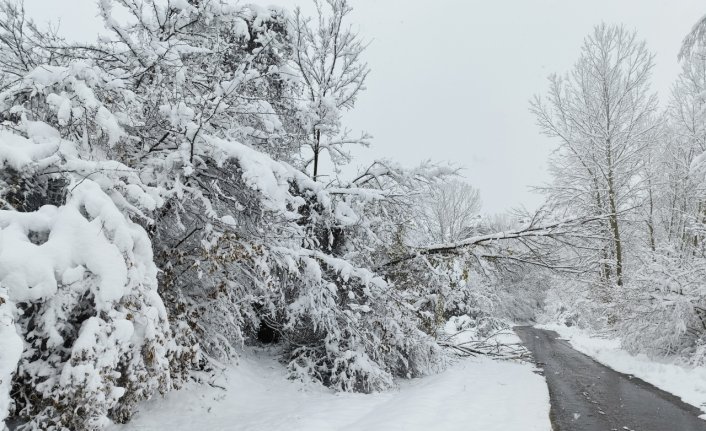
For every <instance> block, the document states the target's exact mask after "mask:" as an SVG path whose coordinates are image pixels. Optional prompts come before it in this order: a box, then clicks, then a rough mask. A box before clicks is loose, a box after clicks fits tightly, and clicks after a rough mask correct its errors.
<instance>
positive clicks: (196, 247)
mask: <svg viewBox="0 0 706 431" xmlns="http://www.w3.org/2000/svg"><path fill="white" fill-rule="evenodd" d="M352 3H353V2H351V1H349V0H321V1H317V2H316V3H315V5H316V11H317V13H316V14H314V15H313V16H306V15H305V14H304V13H303V12H302V11H301V10H300V9H297V8H289V7H282V8H280V7H275V6H271V7H260V6H255V5H247V4H242V3H238V2H231V1H226V0H100V1H98V2H97V4H98V10H99V13H100V19H101V21H102V23H103V24H104V27H105V32H104V33H102V34H100V35H96V36H95V38H93V39H94V42H90V43H82V42H74V41H69V40H66V39H64V38H62V37H61V36H60V35H59V34H57V33H56V32H54V31H52V29H51V28H45V27H43V26H40V25H37V24H36V23H35V22H34V21H33V19H32V17H31V16H29V15H28V14H27V13H26V11H25V9H24V7H23V5H22V3H21V2H18V1H13V0H2V1H1V2H0V422H3V423H5V425H0V428H3V426H4V427H7V429H17V430H20V431H29V430H50V429H51V430H102V429H106V428H108V427H110V426H113V424H123V423H127V422H129V421H130V420H131V418H132V417H133V415H134V414H135V413H136V412H138V411H139V410H140V406H141V405H142V403H144V402H146V401H148V400H150V399H156V398H159V397H162V396H164V395H166V394H168V393H171V392H174V391H179V390H180V389H182V388H185V387H189V386H188V385H191V384H196V385H206V386H207V385H208V384H209V383H208V382H209V381H210V380H209V376H210V375H212V374H213V373H214V372H216V371H217V370H220V369H222V367H224V364H229V363H232V362H234V361H237V359H238V357H239V356H240V355H242V354H243V352H244V351H247V350H248V349H249V348H251V347H253V346H256V347H257V346H260V347H263V346H265V347H268V348H273V349H276V350H274V351H276V355H277V360H278V361H279V363H281V364H283V367H284V368H285V369H286V375H287V377H288V378H289V379H292V380H297V381H314V382H318V383H320V384H322V385H323V386H325V387H326V388H330V389H331V390H333V391H337V392H344V393H345V392H361V393H366V394H371V393H378V392H381V391H387V390H390V389H392V388H395V387H396V386H397V384H398V383H397V382H398V381H401V380H402V381H404V380H408V379H415V378H418V377H422V376H431V375H434V374H437V373H439V372H442V371H443V370H445V369H446V368H448V367H449V366H451V365H452V364H453V363H454V361H455V360H456V359H455V358H457V356H459V355H481V356H483V355H488V356H492V357H495V358H497V357H500V358H501V359H502V358H506V359H510V360H517V359H518V357H519V356H523V355H522V354H518V353H517V350H516V349H515V348H506V349H500V348H498V346H497V345H496V346H494V347H493V348H491V347H490V346H489V345H487V344H484V343H481V342H478V343H475V344H474V343H471V344H468V342H467V343H462V344H458V343H455V342H454V341H453V339H452V337H451V336H449V333H448V332H445V331H444V330H443V328H444V327H448V326H449V322H455V323H454V324H457V325H458V327H457V329H458V330H459V331H462V330H463V331H470V332H471V333H472V334H473V337H474V339H476V340H483V339H487V337H490V336H492V334H494V333H496V332H497V331H502V330H508V329H509V328H511V327H512V326H513V325H514V324H534V323H537V322H540V323H541V322H543V323H548V322H555V323H560V324H563V325H566V326H569V327H577V328H584V329H586V330H591V331H594V332H595V333H601V334H612V335H615V336H618V337H620V340H621V347H622V348H623V349H625V350H626V351H627V352H629V353H630V354H644V355H647V356H648V357H651V358H662V359H665V358H666V359H668V360H670V361H675V362H676V363H679V364H683V365H685V366H691V367H697V368H698V367H706V113H705V112H704V108H705V107H706V17H705V18H703V19H701V20H700V21H699V20H697V19H694V22H695V25H694V28H693V31H692V32H691V33H689V34H687V35H685V39H684V43H683V46H682V49H681V52H680V54H679V61H680V64H681V73H680V75H679V77H678V79H677V80H676V81H675V82H674V83H673V86H672V91H671V94H670V95H669V97H668V98H658V96H657V94H656V93H655V92H654V91H653V90H652V89H651V78H652V71H653V68H654V64H655V57H654V55H653V54H652V52H651V51H650V47H649V46H648V45H647V44H646V43H645V42H643V41H642V39H641V38H640V35H639V34H637V33H636V32H634V31H631V30H629V29H628V28H627V27H625V26H621V25H610V24H598V25H597V26H596V27H595V28H594V30H593V32H592V33H590V34H588V35H586V38H585V40H584V44H583V46H581V47H580V49H579V50H578V51H577V52H576V62H575V63H574V66H573V67H572V68H571V69H570V70H566V71H557V72H558V73H556V74H553V75H551V76H550V77H549V80H548V82H547V86H546V87H545V88H537V89H536V91H537V94H538V95H537V96H536V97H535V98H533V99H532V100H530V101H528V109H530V110H531V112H532V114H533V115H534V117H535V118H536V122H537V125H538V129H537V132H538V133H542V134H544V135H546V136H548V137H549V138H551V139H552V142H553V144H554V145H555V149H554V151H553V152H552V155H551V158H550V160H549V161H548V166H549V169H550V175H551V181H550V182H548V183H546V184H539V185H538V184H535V185H533V186H535V188H536V191H537V192H538V193H541V195H542V197H543V202H544V203H543V204H542V205H541V207H539V208H538V209H532V210H520V209H518V210H516V211H512V212H508V213H505V214H496V215H482V200H481V198H482V196H481V192H480V191H479V190H478V189H477V188H476V187H474V186H473V185H472V184H469V183H468V182H467V181H466V180H465V179H464V177H463V169H461V167H460V166H457V165H455V164H453V163H446V162H444V161H436V162H434V161H431V162H430V161H420V163H419V164H418V165H417V166H414V167H407V166H402V165H401V164H399V163H397V162H396V161H395V160H385V159H381V160H376V161H374V162H373V163H372V164H370V165H369V166H367V167H366V168H364V169H361V170H360V171H359V172H357V173H356V174H354V175H347V174H345V173H344V172H343V170H342V168H343V167H344V166H347V165H350V163H351V162H352V158H353V157H352V155H351V148H354V147H356V146H375V145H384V143H379V142H377V141H375V140H374V138H373V137H372V136H370V135H369V134H368V133H366V132H365V131H358V130H351V129H349V128H348V126H347V125H346V122H345V115H346V114H347V113H348V112H350V111H352V110H354V109H356V101H357V99H358V97H359V96H360V94H362V92H364V91H366V80H367V78H368V76H369V73H370V72H371V70H372V69H374V66H375V65H369V64H368V63H367V62H366V59H365V58H366V57H365V54H366V48H367V46H368V39H366V35H365V34H360V33H359V32H358V31H356V30H355V27H354V26H353V25H352V24H354V23H353V22H352V20H351V19H350V18H351V17H350V14H351V12H352V10H353V9H352ZM469 346H470V347H469ZM243 390H247V388H243ZM481 391H482V388H481ZM233 429H237V427H236V428H233Z"/></svg>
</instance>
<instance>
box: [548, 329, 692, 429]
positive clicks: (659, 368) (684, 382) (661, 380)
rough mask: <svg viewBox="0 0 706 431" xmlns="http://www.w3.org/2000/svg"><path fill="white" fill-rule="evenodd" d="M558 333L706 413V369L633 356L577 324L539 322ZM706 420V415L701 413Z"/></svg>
mask: <svg viewBox="0 0 706 431" xmlns="http://www.w3.org/2000/svg"><path fill="white" fill-rule="evenodd" d="M538 327H539V328H542V329H548V330H551V331H555V332H557V333H558V334H559V335H560V336H561V337H563V338H565V339H567V340H568V341H569V342H570V343H571V346H572V347H574V348H575V349H576V350H578V351H579V352H581V353H584V354H586V355H588V356H591V357H592V358H594V359H596V360H597V361H598V362H600V363H602V364H604V365H606V366H608V367H610V368H612V369H614V370H616V371H618V372H621V373H624V374H630V375H633V376H635V377H638V378H640V379H642V380H644V381H646V382H648V383H650V384H652V385H654V386H656V387H658V388H660V389H662V390H664V391H666V392H669V393H671V394H673V395H676V396H678V397H680V398H681V399H682V401H684V402H685V403H688V404H691V405H693V406H696V407H699V408H700V409H701V410H703V411H704V412H705V413H706V368H703V367H689V366H686V365H680V364H677V363H674V362H668V361H667V360H666V359H665V360H663V361H660V360H658V359H654V358H650V357H648V356H647V355H644V354H639V355H631V354H630V353H628V352H627V351H625V350H623V349H622V348H621V347H620V339H618V338H612V339H611V338H598V337H596V336H591V334H589V333H588V332H587V331H585V330H582V329H580V328H577V327H567V326H564V325H558V324H546V325H538ZM700 417H701V418H702V419H706V414H704V415H701V416H700Z"/></svg>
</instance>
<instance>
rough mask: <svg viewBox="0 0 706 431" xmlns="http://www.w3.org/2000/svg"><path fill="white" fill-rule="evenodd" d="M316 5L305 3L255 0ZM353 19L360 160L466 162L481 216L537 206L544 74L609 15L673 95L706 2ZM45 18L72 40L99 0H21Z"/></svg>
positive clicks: (401, 3) (459, 4)
mask: <svg viewBox="0 0 706 431" xmlns="http://www.w3.org/2000/svg"><path fill="white" fill-rule="evenodd" d="M253 2H255V3H259V4H263V3H266V4H269V3H273V4H278V5H281V6H285V7H294V6H295V5H298V4H301V5H302V6H303V8H304V9H305V10H310V9H311V4H310V2H308V1H307V0H303V1H302V0H296V1H292V0H255V1H253ZM351 2H352V4H353V6H354V7H355V11H354V13H353V24H354V26H356V27H358V28H359V29H360V31H361V34H362V35H363V37H364V38H365V39H367V40H370V41H372V43H371V45H370V47H369V49H368V51H367V55H366V58H367V61H368V63H369V65H370V67H371V69H372V73H371V75H370V77H369V81H368V85H367V87H368V90H367V91H366V92H365V93H364V94H363V95H362V96H361V97H360V99H359V101H358V105H357V107H356V109H355V111H353V112H351V113H349V114H348V115H347V117H346V121H347V123H348V125H349V126H350V127H351V128H353V129H354V130H365V131H367V132H369V133H371V134H372V135H373V136H374V141H373V145H372V146H371V147H370V148H369V149H360V150H356V151H355V154H356V156H357V160H356V161H355V162H354V164H355V165H365V164H367V162H369V161H371V160H374V159H376V158H381V157H384V158H389V159H394V160H397V161H399V162H401V163H402V164H404V165H407V166H412V165H415V164H417V163H418V162H420V161H422V160H427V159H431V160H435V161H450V162H452V163H454V164H456V165H458V166H462V167H464V168H465V169H464V171H463V174H464V176H465V177H466V179H467V181H468V182H470V183H471V184H473V185H475V186H476V187H478V188H480V190H481V196H482V199H483V204H484V211H485V212H489V213H492V212H500V211H504V210H507V209H510V208H514V207H518V206H522V205H524V206H527V207H528V208H533V207H536V206H537V205H538V204H539V203H540V202H541V197H540V196H538V195H535V194H533V193H531V192H530V191H529V186H531V185H539V184H541V183H542V182H544V181H546V180H547V179H548V178H547V175H546V173H545V168H546V164H545V162H546V159H547V156H548V155H549V153H550V152H551V150H552V148H554V143H553V142H552V141H550V140H548V139H547V138H545V137H542V136H541V135H539V132H538V128H537V127H536V126H535V123H534V118H533V117H532V116H531V114H530V113H529V111H528V101H529V99H530V98H531V97H532V96H533V95H534V94H543V93H544V92H545V90H546V88H547V80H546V77H547V76H548V75H549V74H550V73H552V72H560V73H563V72H566V71H568V70H569V69H570V68H571V66H572V65H573V63H574V62H575V60H576V59H577V57H578V53H579V49H580V47H581V43H582V40H583V38H584V37H585V35H587V34H588V33H589V32H590V31H591V29H592V27H593V26H594V25H596V24H598V23H600V22H601V21H605V22H606V23H609V24H613V23H623V24H625V25H626V26H627V27H628V28H630V29H635V30H637V31H638V33H639V36H640V37H641V38H643V39H645V40H646V41H647V44H648V47H649V48H650V50H652V51H653V52H654V53H655V54H656V67H655V70H654V76H653V87H654V89H655V90H656V91H658V92H659V94H660V98H661V100H662V101H665V100H666V98H667V96H668V94H669V88H670V86H671V83H672V82H673V80H674V78H675V77H676V76H677V74H678V72H679V65H678V63H677V59H676V55H677V52H678V50H679V46H680V43H681V40H682V38H683V37H684V36H685V35H686V33H687V32H688V31H689V29H690V28H691V27H692V25H693V24H694V23H695V22H696V21H697V20H698V19H699V18H700V17H701V16H702V15H703V14H706V3H704V2H703V0H671V1H667V0H590V1H589V0H583V1H576V0H512V1H511V0H503V1H498V0H494V1H491V0H486V1H477V0H436V1H429V0H427V1H422V0H351ZM25 4H26V8H27V10H28V13H29V14H30V15H31V16H33V17H34V18H35V20H36V21H37V22H39V23H45V22H48V21H50V20H54V21H55V20H57V19H60V20H61V32H62V33H64V34H66V35H67V36H69V37H71V38H77V39H85V38H91V34H95V33H96V32H97V31H98V30H99V29H100V26H99V23H98V21H97V19H96V18H95V14H96V8H95V0H25Z"/></svg>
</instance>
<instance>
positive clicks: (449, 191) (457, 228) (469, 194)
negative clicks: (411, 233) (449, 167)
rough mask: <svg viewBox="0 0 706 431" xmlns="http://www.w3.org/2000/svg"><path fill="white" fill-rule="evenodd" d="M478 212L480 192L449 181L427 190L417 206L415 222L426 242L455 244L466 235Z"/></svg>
mask: <svg viewBox="0 0 706 431" xmlns="http://www.w3.org/2000/svg"><path fill="white" fill-rule="evenodd" d="M480 209H481V199H480V191H479V190H478V189H477V188H475V187H473V186H471V185H469V184H466V183H464V182H461V181H458V180H452V181H448V182H443V183H439V184H432V185H431V186H430V187H429V191H428V193H427V194H426V196H424V199H423V203H422V204H421V208H420V217H419V221H420V222H421V225H422V226H421V227H422V229H423V231H424V232H425V234H426V235H425V236H427V237H428V240H430V241H432V242H434V243H446V242H451V241H457V240H459V239H461V238H463V237H465V236H468V235H470V229H471V228H472V227H473V225H474V224H475V223H476V222H477V220H478V215H479V214H478V212H479V211H480Z"/></svg>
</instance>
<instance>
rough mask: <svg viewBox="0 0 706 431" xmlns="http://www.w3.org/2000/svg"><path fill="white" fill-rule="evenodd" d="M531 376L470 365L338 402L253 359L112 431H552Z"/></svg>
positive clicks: (526, 368)
mask: <svg viewBox="0 0 706 431" xmlns="http://www.w3.org/2000/svg"><path fill="white" fill-rule="evenodd" d="M532 371H533V368H532V367H531V366H530V365H528V364H520V363H515V362H504V361H493V360H490V359H488V358H472V359H464V360H462V361H460V362H458V363H457V364H455V365H454V366H452V367H450V368H449V369H448V370H447V371H445V372H443V373H441V374H438V375H435V376H431V377H424V378H420V379H413V380H410V381H403V382H401V383H400V387H399V389H397V390H394V391H388V392H381V393H375V394H372V395H364V394H355V393H338V394H334V393H332V392H330V391H329V390H327V389H325V388H323V387H320V386H313V385H304V384H302V383H301V382H298V381H290V380H287V379H286V377H285V375H286V370H285V369H284V367H282V365H280V364H279V363H277V362H276V361H275V360H274V359H272V358H271V357H269V356H264V355H263V354H262V353H259V354H256V353H249V354H246V355H244V356H243V357H242V358H241V363H240V364H239V365H238V366H231V367H229V368H228V369H227V370H226V371H225V372H224V373H223V375H222V376H221V377H220V378H218V379H217V381H216V382H214V383H213V385H214V387H209V386H205V385H202V386H193V387H191V388H187V389H186V390H182V391H178V392H172V393H170V394H168V395H167V396H166V397H165V398H164V399H163V400H158V401H150V402H148V403H147V404H145V405H143V408H142V411H141V412H140V413H138V414H137V415H136V416H135V418H134V419H133V421H132V422H131V423H129V424H127V425H121V426H118V425H116V426H114V427H113V428H111V431H132V430H135V431H136V430H147V429H149V430H155V431H156V430H173V431H180V430H184V431H186V430H189V431H190V430H200V429H204V430H206V429H207V430H213V431H216V430H232V429H238V430H241V431H256V430H268V431H278V430H282V431H296V430H306V431H317V430H321V431H324V430H325V431H331V430H350V431H352V430H385V431H391V430H405V431H415V430H424V431H428V430H436V431H444V430H464V431H465V430H484V431H493V430H498V431H500V430H502V431H513V430H517V431H533V430H538V431H539V430H541V431H547V430H551V425H550V423H549V394H548V391H547V387H546V384H545V382H544V379H543V378H542V377H541V376H539V375H537V374H535V373H533V372H532ZM217 386H222V387H223V389H219V388H218V387H217Z"/></svg>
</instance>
